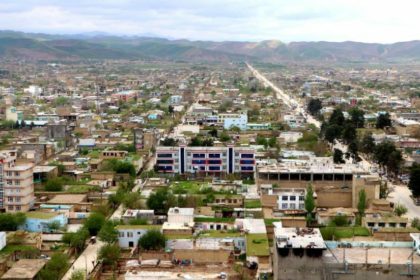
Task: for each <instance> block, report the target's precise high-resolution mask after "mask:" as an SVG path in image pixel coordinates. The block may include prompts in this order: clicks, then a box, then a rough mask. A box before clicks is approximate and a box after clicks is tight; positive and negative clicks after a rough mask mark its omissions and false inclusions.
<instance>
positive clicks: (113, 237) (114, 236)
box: [98, 221, 118, 243]
mask: <svg viewBox="0 0 420 280" xmlns="http://www.w3.org/2000/svg"><path fill="white" fill-rule="evenodd" d="M98 237H99V239H100V240H102V241H104V242H106V243H114V242H116V241H117V240H118V231H117V230H116V229H115V226H114V223H113V222H111V221H106V222H105V224H104V225H103V226H102V228H101V230H100V231H99V233H98Z"/></svg>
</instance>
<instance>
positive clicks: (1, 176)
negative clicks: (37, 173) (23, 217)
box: [0, 150, 35, 212]
mask: <svg viewBox="0 0 420 280" xmlns="http://www.w3.org/2000/svg"><path fill="white" fill-rule="evenodd" d="M16 158H17V151H14V150H12V151H2V152H0V208H2V209H5V210H6V212H26V211H28V210H29V209H30V207H31V206H32V205H33V203H34V200H35V197H34V183H33V182H34V175H33V169H34V164H33V163H18V162H17V160H16Z"/></svg>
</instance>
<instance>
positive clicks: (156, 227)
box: [115, 225, 162, 230]
mask: <svg viewBox="0 0 420 280" xmlns="http://www.w3.org/2000/svg"><path fill="white" fill-rule="evenodd" d="M115 228H116V229H117V230H118V229H147V230H151V229H156V230H160V229H161V228H162V227H161V226H160V225H118V226H116V227H115Z"/></svg>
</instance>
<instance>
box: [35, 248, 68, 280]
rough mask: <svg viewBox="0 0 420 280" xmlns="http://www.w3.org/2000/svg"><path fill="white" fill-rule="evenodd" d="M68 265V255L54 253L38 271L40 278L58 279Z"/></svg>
mask: <svg viewBox="0 0 420 280" xmlns="http://www.w3.org/2000/svg"><path fill="white" fill-rule="evenodd" d="M68 267H69V261H68V257H67V256H66V255H65V254H63V253H54V254H53V255H52V256H51V259H50V260H49V261H48V263H47V264H46V266H45V267H44V268H43V269H42V270H41V271H40V272H39V278H40V279H42V280H59V279H61V278H62V277H63V275H64V274H65V273H66V271H67V269H68Z"/></svg>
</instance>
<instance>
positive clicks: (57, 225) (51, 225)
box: [47, 221, 61, 232]
mask: <svg viewBox="0 0 420 280" xmlns="http://www.w3.org/2000/svg"><path fill="white" fill-rule="evenodd" d="M47 227H48V230H49V231H50V232H56V231H57V230H59V229H60V228H61V224H60V222H59V221H53V222H51V223H49V224H48V226H47Z"/></svg>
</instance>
